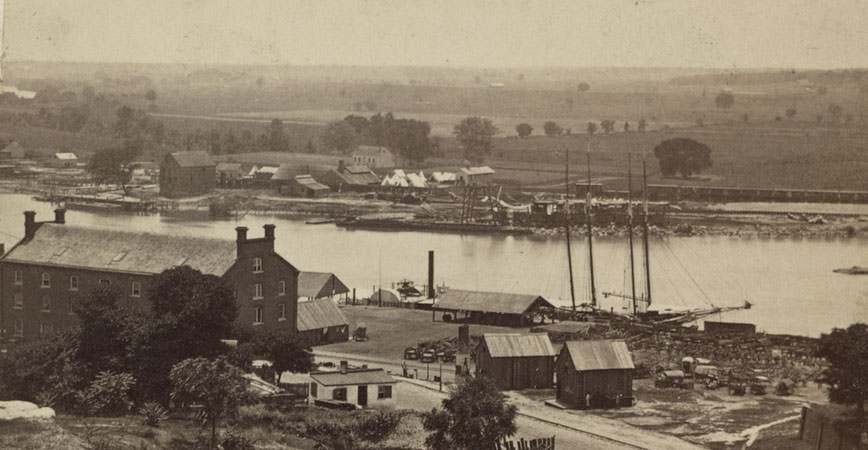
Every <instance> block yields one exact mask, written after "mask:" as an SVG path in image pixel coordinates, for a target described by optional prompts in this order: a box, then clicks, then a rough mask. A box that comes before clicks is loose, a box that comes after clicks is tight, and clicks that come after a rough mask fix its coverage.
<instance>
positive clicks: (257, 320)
mask: <svg viewBox="0 0 868 450" xmlns="http://www.w3.org/2000/svg"><path fill="white" fill-rule="evenodd" d="M277 307H278V308H280V313H279V315H278V316H277V320H286V303H281V304H279V305H277ZM262 323H265V318H264V316H263V315H262V307H261V306H257V307H256V308H253V324H254V325H259V324H262Z"/></svg>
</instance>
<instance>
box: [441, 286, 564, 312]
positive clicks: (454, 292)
mask: <svg viewBox="0 0 868 450" xmlns="http://www.w3.org/2000/svg"><path fill="white" fill-rule="evenodd" d="M537 301H539V302H540V304H541V305H543V306H549V307H554V305H552V304H551V303H549V302H548V300H546V299H544V298H542V297H541V296H539V295H532V294H507V293H502V292H480V291H463V290H460V289H449V290H448V291H446V293H444V294H443V295H441V296H440V298H438V299H437V303H435V304H434V307H435V308H437V309H449V310H455V311H482V312H493V313H501V314H524V313H525V312H527V310H528V309H530V308H531V307H532V306H533V305H534V304H535V303H536V302H537Z"/></svg>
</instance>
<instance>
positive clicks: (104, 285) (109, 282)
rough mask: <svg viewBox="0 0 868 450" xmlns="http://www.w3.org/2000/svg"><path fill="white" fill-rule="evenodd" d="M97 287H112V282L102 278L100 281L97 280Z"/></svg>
mask: <svg viewBox="0 0 868 450" xmlns="http://www.w3.org/2000/svg"><path fill="white" fill-rule="evenodd" d="M99 285H100V286H103V287H109V286H111V285H112V280H107V279H105V278H103V279H102V280H99Z"/></svg>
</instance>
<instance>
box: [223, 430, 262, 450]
mask: <svg viewBox="0 0 868 450" xmlns="http://www.w3.org/2000/svg"><path fill="white" fill-rule="evenodd" d="M220 446H221V447H222V448H223V450H253V449H254V447H253V441H251V440H250V439H247V438H246V437H244V436H241V435H240V434H235V433H233V432H229V433H227V434H226V437H224V438H223V441H222V442H221V443H220Z"/></svg>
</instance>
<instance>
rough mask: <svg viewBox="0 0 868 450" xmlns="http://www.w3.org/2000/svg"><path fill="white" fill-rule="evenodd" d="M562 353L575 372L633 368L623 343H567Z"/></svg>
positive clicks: (608, 341)
mask: <svg viewBox="0 0 868 450" xmlns="http://www.w3.org/2000/svg"><path fill="white" fill-rule="evenodd" d="M564 351H566V352H567V353H568V354H569V355H570V359H571V360H572V362H573V367H575V368H576V370H577V371H586V370H612V369H633V368H635V366H633V358H632V357H631V356H630V351H629V350H628V349H627V344H625V343H624V341H611V340H598V341H567V342H565V343H564Z"/></svg>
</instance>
